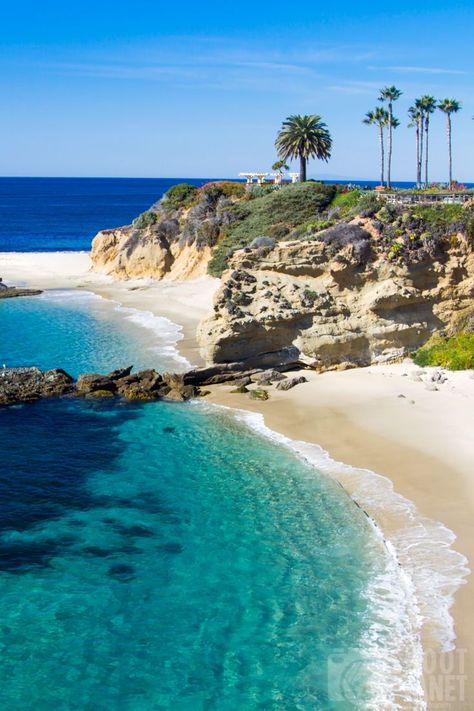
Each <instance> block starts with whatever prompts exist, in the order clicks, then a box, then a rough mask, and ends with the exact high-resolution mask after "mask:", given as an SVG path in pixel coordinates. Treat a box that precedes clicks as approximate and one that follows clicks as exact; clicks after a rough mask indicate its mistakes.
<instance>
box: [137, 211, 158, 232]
mask: <svg viewBox="0 0 474 711" xmlns="http://www.w3.org/2000/svg"><path fill="white" fill-rule="evenodd" d="M159 220H160V218H159V216H158V214H157V213H156V212H155V211H154V210H146V212H142V214H141V215H138V217H136V218H135V219H134V220H133V222H132V225H133V227H135V228H136V229H137V230H143V229H145V228H146V227H151V225H155V224H156V223H157V222H159Z"/></svg>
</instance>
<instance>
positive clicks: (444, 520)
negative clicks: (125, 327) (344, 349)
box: [0, 253, 474, 711]
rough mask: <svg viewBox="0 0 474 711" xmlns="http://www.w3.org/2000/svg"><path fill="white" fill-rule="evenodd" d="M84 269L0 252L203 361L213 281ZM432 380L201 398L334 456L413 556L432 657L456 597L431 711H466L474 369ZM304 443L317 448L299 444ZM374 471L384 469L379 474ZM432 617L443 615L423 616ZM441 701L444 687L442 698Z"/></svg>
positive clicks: (406, 367) (27, 271) (374, 374)
mask: <svg viewBox="0 0 474 711" xmlns="http://www.w3.org/2000/svg"><path fill="white" fill-rule="evenodd" d="M89 269H90V260H89V257H88V255H87V254H86V253H55V254H0V276H2V277H3V279H4V281H5V282H6V283H7V284H12V285H17V286H21V285H27V286H32V287H39V288H82V289H89V290H90V291H94V292H95V293H98V294H101V295H102V296H104V297H107V298H112V299H114V300H116V301H119V302H120V303H122V304H125V305H129V306H133V307H135V308H139V309H143V310H148V311H152V312H153V313H156V314H159V315H164V316H167V317H168V318H170V319H171V320H173V321H175V322H176V323H178V324H179V325H181V326H182V328H183V334H184V339H183V340H182V341H181V342H180V343H179V348H180V350H181V352H182V353H183V355H185V356H186V357H187V358H188V360H190V361H191V362H192V363H193V364H199V363H200V362H201V359H200V356H199V355H198V351H197V344H196V342H195V328H196V325H197V323H198V322H199V320H200V319H201V318H202V317H203V316H204V314H205V313H206V312H207V311H208V309H209V308H210V305H211V303H212V296H213V293H214V291H215V289H216V287H217V285H218V280H215V279H211V278H206V279H200V280H197V281H189V282H183V283H173V282H165V281H164V282H161V283H156V282H150V281H144V280H137V281H128V282H121V283H117V282H114V281H113V280H112V279H110V278H109V277H104V276H101V275H96V274H93V273H90V272H89ZM431 375H432V371H430V369H423V372H420V369H419V368H418V367H417V366H415V365H414V364H413V363H411V361H407V362H404V363H401V364H396V365H381V366H372V367H368V368H363V369H355V370H349V371H344V372H329V373H324V374H318V373H315V372H310V371H308V372H305V376H306V377H307V379H308V381H309V382H308V383H304V384H302V385H298V386H296V387H295V388H293V389H292V390H290V391H288V392H280V391H278V390H276V389H275V386H271V387H269V388H268V391H269V394H270V399H269V400H268V401H266V402H258V401H253V400H251V399H250V398H249V397H248V395H246V394H233V393H230V390H231V388H230V387H225V386H216V387H213V388H212V389H211V390H212V392H211V395H210V396H209V398H208V399H209V401H210V402H213V403H216V404H220V405H225V406H229V407H234V408H239V409H243V410H247V411H251V412H255V413H260V414H261V415H262V416H263V418H264V421H265V425H266V426H267V427H269V428H270V429H271V430H273V431H275V432H278V433H280V434H282V435H285V436H286V437H288V438H290V439H291V440H295V441H297V444H296V445H295V446H296V448H297V449H298V450H299V451H300V452H301V453H302V454H304V455H307V456H311V454H314V456H315V457H317V456H319V458H320V461H321V462H322V463H323V464H324V461H325V459H324V457H325V455H324V452H323V451H322V450H325V451H326V452H327V453H328V454H329V456H330V457H331V459H332V460H333V461H332V462H331V461H330V460H329V459H327V457H326V459H327V462H328V464H327V470H328V472H329V473H330V474H331V475H332V476H335V477H336V478H337V479H338V480H339V481H340V482H341V483H342V484H343V485H344V487H345V488H346V489H347V490H348V491H349V493H350V494H351V495H352V496H353V497H354V498H355V499H356V500H357V501H359V503H361V505H363V507H364V508H365V510H367V512H368V513H369V515H371V516H372V517H373V518H374V520H375V521H376V522H377V524H378V525H379V526H380V527H381V529H382V531H383V532H384V535H385V536H386V537H387V539H388V540H389V541H393V542H394V545H395V547H396V548H397V552H398V553H400V562H401V564H402V565H404V564H405V561H408V559H410V561H411V562H410V565H412V566H413V570H412V571H411V573H412V574H413V575H414V576H415V577H416V578H417V581H416V584H417V585H419V587H420V590H421V589H422V588H423V590H424V591H425V599H424V600H423V599H422V600H421V606H422V614H425V613H426V619H427V620H428V623H427V624H426V626H425V632H424V644H425V649H426V650H428V652H430V653H431V652H432V651H433V652H436V653H438V651H439V650H440V645H441V641H442V640H443V639H444V641H445V643H446V647H449V630H448V632H447V628H449V624H447V619H448V616H447V611H448V606H449V605H448V602H449V598H450V595H452V594H455V598H454V606H453V607H452V609H451V613H452V614H453V616H454V622H455V633H456V649H457V650H458V652H459V654H461V657H462V654H463V651H462V650H467V651H466V654H465V656H464V659H463V660H462V659H461V662H462V661H463V662H464V668H463V669H462V668H461V667H460V662H459V654H458V656H457V657H456V658H455V659H454V661H453V664H454V665H457V666H455V667H454V669H453V672H452V674H451V676H453V675H454V676H459V675H462V676H463V677H464V676H465V677H466V679H464V681H463V682H462V683H461V682H459V680H458V683H457V685H456V684H454V685H453V689H452V692H450V693H452V700H451V701H450V702H449V704H446V703H444V704H443V705H441V704H439V705H436V703H435V702H436V701H437V699H436V698H430V699H429V700H430V702H431V703H430V705H429V708H433V709H438V710H441V709H453V710H455V711H461V710H463V711H467V710H468V709H472V708H473V707H474V614H473V605H474V603H473V601H474V582H473V579H472V577H467V584H462V585H461V586H460V587H459V589H458V590H457V591H456V588H457V587H458V585H459V583H460V582H461V578H462V577H463V575H464V577H465V573H466V569H465V559H467V560H468V561H473V560H474V479H473V462H474V437H473V423H474V376H473V374H472V373H469V372H460V373H447V380H446V381H445V382H444V383H442V384H438V385H435V386H434V387H433V384H432V382H431ZM434 388H436V389H434ZM298 443H300V444H298ZM304 443H309V444H313V445H318V446H319V447H321V448H322V450H319V449H317V448H313V450H312V451H311V450H310V449H305V447H307V445H305V444H304ZM337 462H341V463H344V464H346V465H351V467H347V466H344V465H343V464H337ZM363 470H369V471H363ZM371 472H376V473H377V475H381V476H380V477H377V478H374V475H372V474H371ZM382 477H388V479H389V480H390V481H388V480H387V479H386V478H382ZM390 482H391V483H392V484H393V489H392V486H391V484H390ZM374 492H375V493H374ZM411 502H412V503H411ZM441 524H443V525H441ZM445 527H446V528H445ZM450 531H452V532H454V534H455V536H456V540H455V541H453V538H454V536H451V534H450ZM407 532H408V533H407ZM413 550H415V555H414V554H413ZM459 554H461V555H459ZM463 556H465V558H463ZM413 561H415V565H413ZM437 566H438V568H437ZM437 569H440V570H442V575H441V576H440V577H439V579H436V580H434V579H433V576H432V575H431V579H427V578H426V577H424V576H425V575H429V574H430V571H433V570H437ZM465 580H466V578H465ZM422 597H423V594H422ZM423 605H425V608H423ZM428 608H430V609H428ZM430 614H431V616H432V618H433V617H435V618H436V617H437V618H439V619H438V620H436V619H430ZM443 616H444V617H443ZM443 635H444V637H443ZM453 654H454V653H453V652H451V659H453ZM433 673H434V674H436V670H435V671H434V672H433ZM445 676H446V674H445ZM448 676H449V675H448ZM446 683H448V682H446ZM449 683H451V682H450V681H449ZM464 683H465V685H464ZM460 684H461V685H462V686H463V689H464V699H463V698H462V696H463V692H462V690H461V689H460ZM446 696H447V692H446V691H445V692H443V696H442V698H443V700H444V701H445V700H446Z"/></svg>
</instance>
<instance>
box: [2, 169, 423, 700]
mask: <svg viewBox="0 0 474 711" xmlns="http://www.w3.org/2000/svg"><path fill="white" fill-rule="evenodd" d="M14 183H15V181H13V182H12V183H10V184H9V186H8V189H7V187H6V183H5V181H4V183H3V187H2V201H5V195H6V194H7V193H8V195H9V198H8V200H9V208H8V209H9V210H10V212H8V210H7V212H6V213H5V212H4V211H3V212H2V220H1V221H0V224H1V225H2V236H1V239H2V243H3V245H5V244H10V245H11V246H13V245H16V246H15V249H19V245H22V246H25V245H29V248H32V245H33V244H34V248H35V249H41V248H43V249H53V248H55V249H59V248H61V249H65V248H67V245H69V248H71V246H72V245H74V248H75V249H77V248H78V247H79V246H81V247H83V248H86V247H87V246H88V239H89V238H90V236H91V234H93V233H94V232H95V231H96V229H99V228H100V227H108V226H111V225H114V224H120V223H121V222H127V221H129V220H130V219H131V218H132V217H134V215H135V214H136V213H137V212H139V211H140V210H142V209H145V208H146V207H147V206H148V205H149V204H151V203H153V202H154V201H155V200H156V198H157V197H158V192H159V190H163V189H164V181H123V182H122V181H112V182H110V181H104V182H99V183H97V182H96V181H80V180H78V181H66V182H62V183H59V182H56V183H54V181H53V182H47V186H48V187H46V183H43V182H42V181H37V180H35V181H31V182H29V181H25V182H22V183H21V185H20V187H19V188H18V187H17V190H18V194H17V195H16V197H15V186H14ZM168 184H169V183H168ZM27 185H30V186H31V194H30V196H29V197H28V188H27ZM53 185H54V186H55V187H52V186H53ZM60 185H62V186H63V188H64V189H62V188H60ZM94 185H95V186H98V187H97V189H95V188H94V187H93V186H94ZM64 186H66V187H64ZM130 186H132V187H133V189H132V190H131V192H129V188H130ZM61 190H62V192H61ZM21 204H23V206H24V209H23V213H22V211H21V209H20V205H21ZM33 205H36V208H35V209H33V207H32V206H33ZM14 206H16V207H14ZM68 206H69V207H68ZM32 212H34V216H33V214H32ZM5 214H7V215H10V216H13V217H10V218H9V217H7V218H5ZM27 214H28V215H29V217H27ZM15 215H16V217H15ZM33 228H34V231H32V230H33ZM53 228H54V230H53ZM52 231H54V234H53V233H52ZM34 240H36V241H34ZM80 240H83V241H82V242H81V241H80ZM4 248H5V246H3V247H2V249H4ZM0 276H1V266H0ZM135 317H136V314H135V313H134V312H133V310H132V311H131V310H127V309H120V308H118V307H117V304H114V303H113V302H109V301H107V300H105V299H100V298H98V297H96V296H94V295H92V294H88V293H87V292H82V291H80V292H79V291H56V290H52V291H50V292H45V293H44V294H43V295H42V296H40V297H38V298H37V297H32V298H24V299H11V300H3V301H1V300H0V332H1V339H0V366H1V364H2V363H8V365H38V366H40V367H42V368H48V367H54V366H61V367H63V368H65V369H66V370H68V371H69V372H71V373H72V374H74V375H77V374H79V373H80V372H84V371H92V370H99V371H107V370H111V369H112V368H115V367H118V366H120V365H122V366H123V365H128V364H130V363H135V365H136V366H137V367H150V366H153V367H156V368H158V369H162V370H164V369H166V370H169V369H171V368H172V367H173V366H175V367H182V363H180V362H179V360H178V359H177V355H176V352H175V351H173V348H172V347H170V345H171V346H172V344H173V343H174V341H175V340H176V337H177V334H176V332H174V333H173V331H172V330H171V331H170V330H169V327H170V325H169V323H168V324H166V323H160V322H157V323H155V324H154V326H153V328H149V327H148V328H145V327H144V326H143V325H142V323H141V322H140V319H137V318H135ZM0 377H1V371H0ZM256 424H258V423H256V422H255V420H253V421H252V422H249V421H247V420H246V418H245V417H243V416H238V415H236V414H234V413H233V412H232V411H230V410H224V409H219V408H216V407H212V406H210V405H206V404H205V403H187V404H177V403H173V404H172V403H170V404H168V403H148V404H134V403H125V402H121V401H115V400H113V401H111V400H79V399H69V398H63V399H59V400H50V401H43V402H38V403H35V404H29V405H21V406H15V407H11V408H3V409H0V447H1V467H0V649H1V659H0V708H1V709H2V711H26V710H27V709H35V710H36V711H51V709H55V711H56V710H58V711H69V710H70V709H75V710H78V711H162V710H163V711H165V710H166V711H168V710H172V711H175V710H176V711H214V710H215V711H254V710H255V711H257V710H258V711H296V710H301V711H352V710H353V709H361V710H362V709H368V710H369V709H381V708H385V707H386V708H391V707H389V706H388V705H387V706H385V704H386V703H387V704H388V703H389V702H390V703H391V702H392V701H393V699H394V698H395V696H396V694H397V693H398V692H397V679H398V681H399V682H400V673H399V666H398V664H399V661H400V660H399V659H398V658H397V656H396V655H397V650H399V649H400V648H401V647H403V639H402V638H403V637H404V636H405V637H406V636H408V637H409V636H410V634H411V631H410V627H409V624H408V622H407V620H408V617H407V618H406V619H404V618H403V619H401V618H400V617H399V615H398V614H397V615H394V614H393V610H394V600H395V598H396V597H397V595H398V594H399V590H401V589H402V588H403V585H402V582H401V581H400V579H399V577H398V576H399V572H398V566H397V565H396V564H394V560H393V558H392V556H391V554H390V553H389V551H387V549H386V547H385V545H384V543H383V541H382V539H381V537H380V535H379V534H378V533H377V532H376V531H375V529H374V527H373V525H372V524H371V522H370V520H369V519H368V517H367V516H366V515H365V513H364V512H363V511H362V509H360V508H359V507H357V506H356V505H355V504H354V502H353V501H352V500H351V499H350V497H349V496H348V495H347V494H346V492H345V491H344V490H343V489H342V488H341V487H340V486H339V484H338V483H337V482H336V481H334V480H333V479H331V478H329V477H328V476H327V475H326V474H323V473H321V472H320V471H318V469H317V468H315V467H314V466H312V465H310V464H309V463H307V462H305V461H304V460H303V459H301V458H299V457H298V456H297V455H296V454H295V453H294V452H293V451H292V450H291V449H290V448H288V447H287V446H284V445H283V444H281V443H280V442H278V441H276V440H274V439H271V438H269V437H268V436H266V435H265V434H264V433H262V432H261V431H260V430H259V429H258V427H256ZM251 425H252V426H251ZM399 642H400V643H401V645H399ZM397 675H398V676H397ZM400 683H401V682H400ZM402 686H404V687H406V686H407V684H406V683H402ZM393 708H395V707H393ZM413 708H414V706H413Z"/></svg>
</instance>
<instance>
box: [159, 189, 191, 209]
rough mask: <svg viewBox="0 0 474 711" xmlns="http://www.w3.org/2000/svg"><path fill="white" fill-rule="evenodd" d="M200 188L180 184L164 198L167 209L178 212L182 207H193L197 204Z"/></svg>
mask: <svg viewBox="0 0 474 711" xmlns="http://www.w3.org/2000/svg"><path fill="white" fill-rule="evenodd" d="M198 193H199V188H197V187H196V186H195V185H191V184H190V183H178V185H173V187H172V188H170V189H169V190H168V192H167V193H165V195H164V197H163V201H164V205H165V207H170V208H171V209H172V210H178V209H179V208H180V207H191V205H192V204H193V202H195V200H196V198H197V195H198Z"/></svg>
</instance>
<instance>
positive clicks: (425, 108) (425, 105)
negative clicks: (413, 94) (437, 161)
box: [419, 94, 438, 185]
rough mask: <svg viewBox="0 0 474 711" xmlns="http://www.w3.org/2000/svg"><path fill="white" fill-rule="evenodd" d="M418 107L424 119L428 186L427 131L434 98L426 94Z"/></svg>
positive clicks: (434, 103)
mask: <svg viewBox="0 0 474 711" xmlns="http://www.w3.org/2000/svg"><path fill="white" fill-rule="evenodd" d="M419 105H420V106H421V110H422V113H423V119H424V130H425V185H428V136H429V129H430V114H433V113H434V112H435V111H436V107H437V105H438V103H437V101H436V99H435V98H434V96H429V95H428V94H425V96H422V97H421V99H419ZM422 159H423V156H421V157H420V164H421V162H422ZM420 172H421V165H420Z"/></svg>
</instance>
